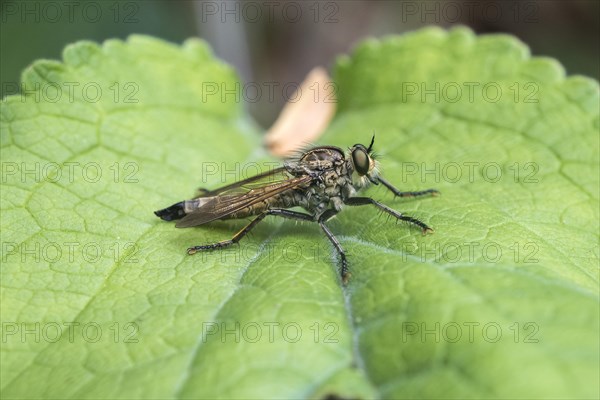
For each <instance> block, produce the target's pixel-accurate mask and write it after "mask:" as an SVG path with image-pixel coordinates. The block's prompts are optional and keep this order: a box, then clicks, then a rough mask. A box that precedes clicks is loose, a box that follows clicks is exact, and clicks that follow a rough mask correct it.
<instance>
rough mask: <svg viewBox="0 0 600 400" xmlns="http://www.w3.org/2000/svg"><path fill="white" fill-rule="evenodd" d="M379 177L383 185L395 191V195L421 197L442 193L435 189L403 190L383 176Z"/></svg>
mask: <svg viewBox="0 0 600 400" xmlns="http://www.w3.org/2000/svg"><path fill="white" fill-rule="evenodd" d="M377 179H378V180H379V182H381V183H382V184H383V186H385V187H386V188H388V189H389V190H390V191H391V192H392V193H394V195H395V196H398V197H419V196H425V195H431V196H437V195H439V194H440V192H438V191H437V190H435V189H427V190H420V191H418V192H401V191H399V190H398V189H396V188H395V187H394V185H392V184H391V183H389V182H388V181H386V180H385V179H383V178H382V177H378V178H377Z"/></svg>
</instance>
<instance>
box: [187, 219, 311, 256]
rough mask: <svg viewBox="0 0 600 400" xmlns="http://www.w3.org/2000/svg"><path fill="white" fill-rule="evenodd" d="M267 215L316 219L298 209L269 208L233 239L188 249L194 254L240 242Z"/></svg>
mask: <svg viewBox="0 0 600 400" xmlns="http://www.w3.org/2000/svg"><path fill="white" fill-rule="evenodd" d="M267 215H277V216H280V217H284V218H290V219H299V220H303V221H314V219H313V217H312V215H309V214H305V213H301V212H297V211H290V210H284V209H278V208H276V209H271V210H267V211H265V212H263V213H262V214H259V215H258V216H257V217H256V218H254V219H253V220H252V221H250V223H249V224H248V225H246V226H245V227H243V228H242V229H240V231H239V232H238V233H236V234H235V235H233V237H232V238H231V239H229V240H223V241H221V242H217V243H211V244H204V245H200V246H194V247H190V248H188V249H187V253H188V254H190V255H192V254H195V253H197V252H199V251H204V250H214V249H222V248H224V247H227V246H231V245H232V244H235V243H237V242H239V241H240V240H241V239H242V238H243V237H244V236H246V235H247V234H248V232H250V231H251V230H252V229H253V228H254V227H255V226H256V225H258V223H259V222H260V221H262V220H263V219H264V218H265V217H266V216H267Z"/></svg>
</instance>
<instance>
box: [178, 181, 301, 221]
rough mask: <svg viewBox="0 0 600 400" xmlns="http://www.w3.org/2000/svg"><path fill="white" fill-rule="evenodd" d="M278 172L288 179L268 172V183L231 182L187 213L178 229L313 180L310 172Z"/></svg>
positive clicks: (225, 214) (222, 215) (220, 215)
mask: <svg viewBox="0 0 600 400" xmlns="http://www.w3.org/2000/svg"><path fill="white" fill-rule="evenodd" d="M278 173H280V174H281V176H282V177H283V176H285V178H286V179H280V180H279V181H274V180H273V177H272V176H271V174H268V175H266V176H263V177H262V178H265V179H266V183H265V181H263V180H256V179H254V180H252V181H251V182H249V183H248V182H245V183H244V181H242V182H239V183H238V184H232V185H230V186H231V187H230V188H228V189H227V190H225V191H221V192H220V194H219V195H217V196H212V198H210V200H207V201H206V202H205V203H204V204H203V205H202V206H200V207H199V208H198V209H197V210H195V211H193V212H191V213H190V214H188V215H186V216H185V217H184V218H183V219H181V220H180V221H179V222H178V223H177V225H175V226H176V227H177V228H187V227H190V226H197V225H202V224H206V223H208V222H211V221H214V220H217V219H220V218H223V217H226V216H228V215H231V214H233V213H236V212H238V211H240V210H243V209H244V208H246V207H250V206H252V205H254V204H256V203H259V202H261V201H263V200H267V199H269V198H271V197H273V196H276V195H277V194H279V193H282V192H285V191H286V190H290V189H293V188H296V187H298V186H300V185H302V184H304V183H308V182H310V181H311V180H312V178H311V177H310V176H309V175H304V176H300V177H297V178H292V177H290V176H289V175H288V174H286V173H285V172H284V171H278ZM250 179H252V178H250Z"/></svg>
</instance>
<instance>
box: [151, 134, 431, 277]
mask: <svg viewBox="0 0 600 400" xmlns="http://www.w3.org/2000/svg"><path fill="white" fill-rule="evenodd" d="M374 141H375V137H374V136H373V138H372V139H371V144H370V145H369V147H365V146H364V145H362V144H355V145H354V146H352V147H351V148H349V149H348V150H349V152H348V154H344V151H343V150H342V149H340V148H338V147H334V146H320V147H315V148H313V149H310V150H308V151H306V152H305V153H303V154H301V155H300V156H299V157H297V158H295V159H293V160H288V161H286V162H285V163H284V165H283V166H282V167H279V168H276V169H273V170H271V171H268V172H265V173H262V174H259V175H256V176H254V177H251V178H248V179H245V180H243V181H240V182H236V183H233V184H231V185H227V186H224V187H222V188H220V189H216V190H213V191H209V190H204V189H201V193H200V195H199V196H197V197H195V198H193V199H191V200H185V201H181V202H179V203H176V204H173V205H172V206H170V207H167V208H165V209H162V210H159V211H155V212H154V213H155V214H156V215H157V216H158V217H160V218H162V219H163V220H165V221H172V220H180V221H179V222H177V225H175V226H176V227H177V228H187V227H191V226H197V225H204V224H206V223H209V222H211V221H215V220H224V219H237V218H246V217H250V216H254V217H255V218H254V219H253V220H252V221H250V223H249V224H248V225H246V226H245V227H244V228H242V229H241V230H240V231H239V232H237V233H236V234H235V235H233V237H232V238H231V239H229V240H223V241H221V242H216V243H212V244H204V245H200V246H194V247H190V248H188V250H187V252H188V254H194V253H196V252H199V251H205V250H213V249H220V248H224V247H227V246H230V245H232V244H234V243H237V242H239V241H240V240H241V239H242V238H243V237H244V236H246V234H248V232H250V231H251V230H252V229H253V228H254V227H255V226H256V225H257V224H258V223H259V222H260V221H262V220H263V219H264V218H265V217H266V216H267V215H276V216H280V217H284V218H289V219H295V220H301V221H311V222H316V223H318V224H319V226H320V227H321V229H322V230H323V232H324V233H325V235H326V236H327V238H328V239H329V240H330V241H331V243H332V244H333V246H334V247H335V249H336V250H337V252H338V254H339V257H340V263H341V270H340V272H341V276H342V281H343V283H344V284H346V283H347V281H348V278H349V277H350V272H349V270H348V262H347V260H346V254H345V252H344V249H342V246H341V245H340V242H339V241H338V240H337V239H336V237H335V236H334V235H333V233H331V231H330V230H329V228H328V227H327V225H325V222H327V221H328V220H329V219H331V218H332V217H333V216H334V215H336V214H337V213H338V212H340V211H341V210H342V208H343V207H344V206H363V205H368V204H370V205H373V206H375V207H377V208H379V209H380V210H381V211H382V212H385V213H387V214H389V215H391V216H393V217H394V218H396V219H398V220H401V221H406V222H409V223H411V224H414V225H416V226H418V227H419V228H421V230H422V231H423V234H425V233H427V232H432V231H433V230H432V229H431V228H430V227H428V226H427V225H426V224H425V223H423V222H421V221H419V220H418V219H416V218H412V217H409V216H407V215H403V214H402V213H400V212H398V211H396V210H393V209H391V208H389V207H388V206H386V205H384V204H382V203H380V202H378V201H376V200H373V199H371V198H369V197H358V196H356V193H357V192H358V191H360V190H361V189H363V188H365V187H367V186H369V185H370V184H374V185H378V184H380V183H381V184H382V185H383V186H385V187H386V188H387V189H389V190H390V191H391V192H392V193H394V195H396V196H399V197H416V196H424V195H437V194H438V193H439V192H438V191H437V190H435V189H428V190H424V191H420V192H401V191H399V190H398V189H396V188H395V187H394V186H392V184H391V183H389V182H388V181H386V180H385V179H384V178H383V177H382V176H381V175H380V173H379V169H378V162H377V161H375V158H374V155H373V152H372V149H373V143H374ZM292 207H301V208H303V209H304V210H306V211H307V212H299V211H293V210H289V208H292Z"/></svg>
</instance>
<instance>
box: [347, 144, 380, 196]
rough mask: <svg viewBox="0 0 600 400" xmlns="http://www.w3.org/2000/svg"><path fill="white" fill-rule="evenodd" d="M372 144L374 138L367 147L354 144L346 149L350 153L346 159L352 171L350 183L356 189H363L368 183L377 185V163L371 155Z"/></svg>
mask: <svg viewBox="0 0 600 400" xmlns="http://www.w3.org/2000/svg"><path fill="white" fill-rule="evenodd" d="M374 142H375V136H373V138H372V139H371V144H369V147H365V146H364V145H362V144H355V145H354V146H352V147H351V148H349V149H348V150H349V151H350V153H349V154H348V156H347V159H348V162H349V164H351V166H352V170H353V171H354V172H353V174H352V181H353V182H354V186H356V187H357V188H362V187H365V186H367V185H369V183H374V184H375V185H377V184H379V182H378V180H377V177H378V176H379V163H378V162H377V161H376V160H375V155H374V154H373V143H374Z"/></svg>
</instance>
